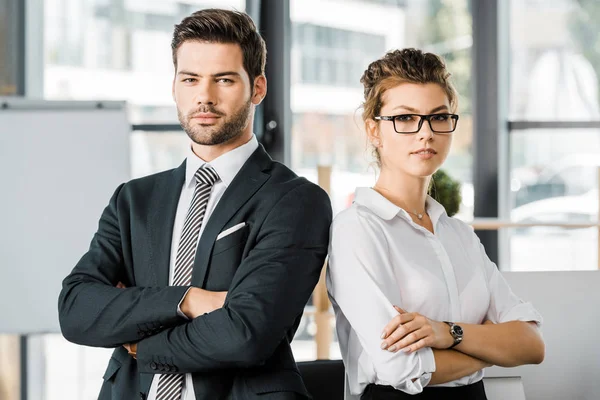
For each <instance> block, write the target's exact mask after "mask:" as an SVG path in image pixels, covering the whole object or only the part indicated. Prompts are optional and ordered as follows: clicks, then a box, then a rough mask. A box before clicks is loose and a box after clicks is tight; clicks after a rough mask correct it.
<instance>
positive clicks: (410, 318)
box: [381, 306, 454, 353]
mask: <svg viewBox="0 0 600 400" xmlns="http://www.w3.org/2000/svg"><path fill="white" fill-rule="evenodd" d="M394 308H395V309H396V311H398V313H399V314H398V315H397V316H395V317H394V318H393V319H392V320H391V321H390V322H389V323H388V324H387V325H386V327H385V328H384V329H383V334H382V335H381V338H382V339H384V340H383V342H382V343H381V348H382V349H384V350H388V351H391V352H397V351H400V350H402V351H404V352H406V353H412V352H414V351H417V350H419V349H422V348H423V347H431V348H434V349H447V348H448V347H450V346H452V344H453V343H454V339H453V338H452V335H450V327H449V326H448V325H447V324H446V323H444V322H439V321H434V320H431V319H429V318H427V317H425V316H423V315H421V314H419V313H408V312H406V311H404V310H403V309H401V308H400V307H397V306H394Z"/></svg>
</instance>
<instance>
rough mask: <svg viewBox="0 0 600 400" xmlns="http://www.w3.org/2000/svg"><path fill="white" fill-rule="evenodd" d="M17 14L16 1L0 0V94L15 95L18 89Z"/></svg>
mask: <svg viewBox="0 0 600 400" xmlns="http://www.w3.org/2000/svg"><path fill="white" fill-rule="evenodd" d="M18 14H19V7H18V2H17V1H14V0H0V96H11V95H16V94H17V92H18V90H19V87H18V86H19V84H18V80H19V79H20V78H21V77H20V76H19V67H20V66H19V57H17V55H18V54H19V53H18V52H17V48H18V45H19V44H18V41H19V36H20V35H19V31H18V26H19V24H18V22H17V21H18V20H19V18H18Z"/></svg>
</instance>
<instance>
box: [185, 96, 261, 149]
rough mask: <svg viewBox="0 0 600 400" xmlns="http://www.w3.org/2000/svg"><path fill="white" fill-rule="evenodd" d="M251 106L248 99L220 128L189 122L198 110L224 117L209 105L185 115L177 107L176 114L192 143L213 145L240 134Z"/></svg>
mask: <svg viewBox="0 0 600 400" xmlns="http://www.w3.org/2000/svg"><path fill="white" fill-rule="evenodd" d="M251 106H252V102H251V100H250V99H248V101H247V102H246V104H244V105H242V107H241V108H240V109H239V110H238V111H237V112H235V113H234V114H232V115H231V117H230V118H228V119H226V120H225V122H224V123H223V125H222V126H221V127H220V128H219V127H218V126H214V125H201V124H194V125H192V124H191V123H190V121H191V119H192V117H193V116H194V115H196V114H198V113H200V112H204V113H212V114H216V115H218V116H219V117H221V118H224V115H225V114H223V113H222V112H220V111H217V110H216V109H215V108H213V106H211V105H208V106H203V107H200V108H198V109H196V110H194V111H192V112H190V113H188V114H187V115H185V116H184V115H183V113H182V112H181V111H180V110H179V108H178V109H177V116H178V117H179V122H180V123H181V127H182V128H183V130H184V131H185V133H187V135H188V136H189V137H190V139H192V141H194V143H197V144H200V145H203V146H214V145H218V144H222V143H227V142H229V141H231V140H233V139H235V138H236V137H238V136H240V135H241V134H242V131H243V130H244V128H245V127H246V126H247V125H248V123H249V121H250V107H251ZM221 118H219V119H221Z"/></svg>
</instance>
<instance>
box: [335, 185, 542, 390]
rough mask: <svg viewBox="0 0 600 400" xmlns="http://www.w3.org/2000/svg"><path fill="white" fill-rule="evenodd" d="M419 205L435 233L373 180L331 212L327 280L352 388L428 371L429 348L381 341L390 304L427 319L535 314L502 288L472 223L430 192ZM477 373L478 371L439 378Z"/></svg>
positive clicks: (405, 384)
mask: <svg viewBox="0 0 600 400" xmlns="http://www.w3.org/2000/svg"><path fill="white" fill-rule="evenodd" d="M427 213H428V214H429V217H430V218H431V221H432V223H433V227H434V232H435V234H432V233H431V232H429V231H428V230H427V229H425V228H423V227H421V226H419V225H417V224H415V223H414V222H413V221H412V219H411V217H410V215H409V214H408V213H407V212H406V211H405V210H403V209H401V208H399V207H397V206H396V205H394V204H393V203H391V202H390V201H388V200H387V199H386V198H385V197H383V196H381V195H380V194H379V193H378V192H376V191H375V190H373V189H370V188H358V189H357V190H356V194H355V199H354V203H353V204H352V206H351V207H349V208H348V209H346V210H344V211H342V212H341V213H339V214H338V215H337V217H336V218H335V220H334V221H333V225H332V227H331V242H330V249H329V268H328V269H327V287H328V292H329V296H330V299H331V301H332V304H333V308H334V311H335V316H336V323H337V334H338V339H339V344H340V348H341V351H342V357H343V359H344V365H345V368H346V375H347V376H346V378H347V381H348V385H349V388H350V392H351V393H352V394H354V395H357V394H360V393H362V392H363V391H364V389H365V387H366V386H367V385H368V384H370V383H375V384H378V385H390V386H393V387H394V388H396V389H398V390H401V391H403V392H406V393H410V394H416V393H420V392H421V391H422V390H423V387H424V386H426V385H427V384H428V383H429V381H430V379H431V373H432V372H434V371H435V360H434V357H433V351H432V349H431V348H423V349H421V350H419V351H417V352H414V353H411V354H406V353H404V352H401V351H400V352H397V353H391V352H389V351H387V350H382V349H381V347H380V345H381V342H382V339H381V334H382V331H383V328H384V327H385V326H386V325H387V324H388V322H390V320H391V319H392V318H393V317H394V316H395V315H397V311H396V310H395V309H394V308H393V306H394V305H397V306H399V307H401V308H403V309H405V310H407V311H408V312H418V313H420V314H422V315H424V316H426V317H428V318H431V319H433V320H437V321H453V322H459V323H460V322H462V323H469V324H481V323H483V321H484V320H486V319H489V320H491V321H492V322H494V323H499V322H506V321H535V322H537V323H538V324H541V321H542V318H541V316H540V314H539V313H538V312H537V311H536V310H535V309H534V308H533V306H532V305H531V304H530V303H525V302H523V301H522V300H520V299H519V298H518V297H517V296H515V294H514V293H513V292H512V291H511V290H510V288H509V286H508V284H507V283H506V281H505V280H504V278H503V277H502V275H501V274H500V272H499V271H498V268H496V265H495V264H494V263H493V262H492V261H490V259H489V258H488V257H487V255H486V254H485V250H484V248H483V246H482V245H481V243H480V242H479V239H478V237H477V235H475V233H474V232H473V228H471V227H470V226H469V225H467V224H465V223H463V222H461V221H460V220H458V219H455V218H450V217H448V215H447V214H446V211H445V210H444V207H443V206H442V205H441V204H439V203H438V202H436V201H435V200H434V199H433V198H431V197H428V199H427ZM482 377H483V371H479V372H476V373H474V374H472V375H470V376H466V377H464V378H461V379H458V380H455V381H452V382H448V383H445V384H443V385H439V386H461V385H468V384H472V383H475V382H477V381H479V380H480V379H482ZM413 380H414V381H413Z"/></svg>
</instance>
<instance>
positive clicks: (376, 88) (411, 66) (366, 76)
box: [360, 48, 458, 165]
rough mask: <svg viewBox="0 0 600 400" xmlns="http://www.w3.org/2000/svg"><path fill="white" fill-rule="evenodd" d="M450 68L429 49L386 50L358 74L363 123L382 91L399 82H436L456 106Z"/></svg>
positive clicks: (369, 117) (379, 102)
mask: <svg viewBox="0 0 600 400" xmlns="http://www.w3.org/2000/svg"><path fill="white" fill-rule="evenodd" d="M450 76H451V74H450V72H448V70H447V69H446V64H445V63H444V60H442V58H441V57H439V56H438V55H435V54H433V53H425V52H423V51H421V50H418V49H412V48H408V49H401V50H393V51H390V52H388V53H387V54H386V55H385V56H383V57H382V58H380V59H379V60H376V61H373V62H372V63H371V64H369V67H368V68H367V69H366V70H365V72H364V73H363V76H362V77H361V78H360V83H362V84H363V88H364V96H365V99H364V102H363V104H362V109H363V113H362V118H363V121H364V122H365V124H366V123H367V121H368V120H372V119H374V117H376V116H378V115H379V113H380V112H381V107H382V106H383V100H382V98H383V94H384V93H385V91H386V90H388V89H391V88H393V87H396V86H397V85H399V84H401V83H422V84H425V83H436V84H438V85H440V87H441V88H442V89H443V90H444V91H445V92H446V95H447V96H448V100H449V101H450V111H451V112H455V111H456V109H457V107H458V94H457V92H456V89H455V88H454V85H453V84H452V82H451V81H450ZM374 155H375V157H376V159H377V163H378V165H380V163H381V161H380V158H379V153H378V152H377V149H375V151H374Z"/></svg>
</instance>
